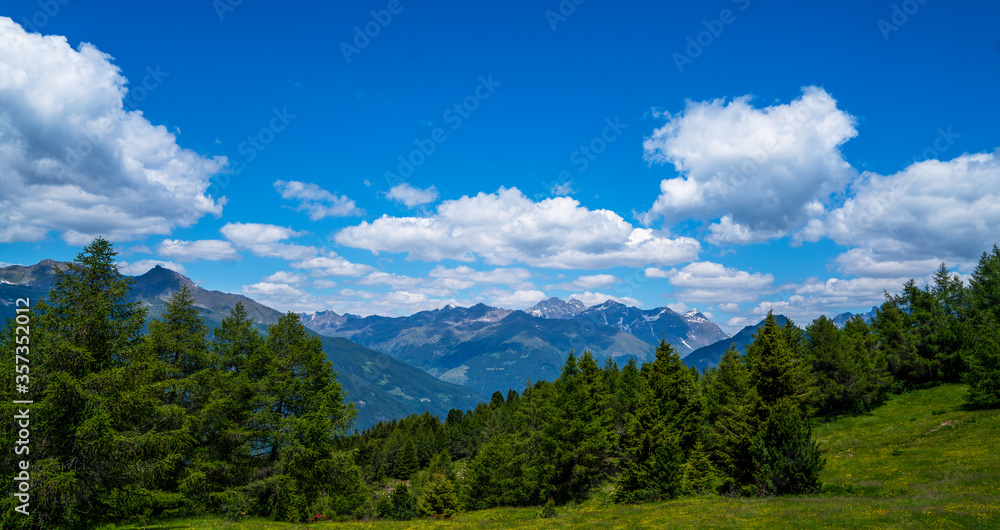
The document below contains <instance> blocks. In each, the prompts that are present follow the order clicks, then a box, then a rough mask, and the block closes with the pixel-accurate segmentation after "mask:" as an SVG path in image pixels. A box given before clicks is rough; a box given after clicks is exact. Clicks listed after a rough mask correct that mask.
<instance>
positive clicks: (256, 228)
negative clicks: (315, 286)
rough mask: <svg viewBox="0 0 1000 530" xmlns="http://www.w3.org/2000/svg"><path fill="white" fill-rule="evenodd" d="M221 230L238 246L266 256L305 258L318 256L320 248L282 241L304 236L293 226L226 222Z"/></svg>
mask: <svg viewBox="0 0 1000 530" xmlns="http://www.w3.org/2000/svg"><path fill="white" fill-rule="evenodd" d="M219 231H220V232H221V233H222V235H223V236H225V237H226V239H228V240H230V241H232V242H233V244H234V245H236V247H237V248H241V249H246V250H249V251H250V252H253V253H254V254H256V255H258V256H261V257H265V258H281V259H285V260H289V261H290V260H303V259H306V258H309V257H313V256H316V254H318V253H319V249H317V248H316V247H309V246H304V245H297V244H294V243H282V241H285V240H287V239H291V238H293V237H299V236H303V235H305V234H306V233H305V232H296V231H295V230H292V229H291V228H286V227H284V226H277V225H271V224H261V223H226V225H225V226H223V227H222V228H221V229H219Z"/></svg>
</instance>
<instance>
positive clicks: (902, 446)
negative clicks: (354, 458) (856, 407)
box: [107, 385, 1000, 530]
mask: <svg viewBox="0 0 1000 530" xmlns="http://www.w3.org/2000/svg"><path fill="white" fill-rule="evenodd" d="M964 394H965V387H964V386H961V385H945V386H940V387H936V388H932V389H928V390H919V391H914V392H910V393H907V394H903V395H899V396H893V397H892V398H891V400H890V401H889V402H888V403H887V404H885V405H884V406H882V407H880V408H879V409H877V410H875V411H874V412H872V413H870V414H866V415H863V416H857V417H848V418H841V419H838V420H835V421H831V422H827V423H822V422H820V423H817V424H816V425H815V435H816V437H817V439H818V440H819V442H820V445H821V446H822V447H823V449H825V450H826V468H825V469H824V471H823V473H822V479H823V492H822V493H821V494H819V495H812V496H801V497H774V498H750V499H748V498H729V497H718V496H706V497H695V498H690V497H689V498H681V499H676V500H672V501H667V502H661V503H654V504H646V505H639V506H621V505H615V504H612V503H611V502H610V501H609V499H610V497H611V495H610V492H611V487H610V486H606V487H605V488H604V489H602V490H601V491H599V492H597V493H596V494H594V495H593V496H592V497H591V498H590V499H588V500H587V501H585V502H583V503H580V504H578V505H568V506H560V507H558V508H557V510H556V517H555V518H552V519H539V518H538V514H539V512H540V508H499V509H491V510H482V511H475V512H465V513H462V514H460V515H458V516H457V517H456V518H454V519H452V520H420V519H418V520H413V521H405V522H385V521H373V522H322V523H315V524H288V523H276V522H273V521H268V520H263V519H251V520H243V521H239V522H232V521H227V520H224V519H219V518H216V517H206V518H185V519H172V520H163V521H151V522H149V523H148V524H146V525H143V524H141V523H138V524H131V525H123V526H110V527H107V528H109V529H110V528H116V529H117V528H128V529H139V528H148V529H150V530H152V529H158V530H167V529H187V528H192V529H233V530H235V529H247V530H257V529H265V528H266V529H288V528H316V529H323V528H346V529H358V530H361V529H369V528H371V529H383V528H385V529H396V528H399V529H404V528H442V529H456V530H457V529H465V528H578V527H590V528H670V527H721V528H780V527H789V526H793V525H794V526H796V527H799V528H898V527H914V528H1000V410H989V411H970V410H966V409H965V408H964V407H963V406H962V398H963V395H964Z"/></svg>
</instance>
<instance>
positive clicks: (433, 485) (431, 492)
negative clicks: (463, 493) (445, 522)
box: [419, 473, 458, 519]
mask: <svg viewBox="0 0 1000 530" xmlns="http://www.w3.org/2000/svg"><path fill="white" fill-rule="evenodd" d="M419 510H420V514H421V515H425V516H427V515H430V516H440V517H444V518H446V519H447V518H450V517H453V516H454V515H455V514H457V513H458V497H457V496H456V495H455V485H454V484H452V482H451V481H450V480H448V477H446V476H445V475H444V473H434V474H433V475H431V480H430V482H428V483H427V486H426V487H425V488H424V494H423V496H421V497H420V507H419Z"/></svg>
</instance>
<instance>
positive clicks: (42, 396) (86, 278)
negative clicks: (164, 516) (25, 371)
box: [32, 238, 191, 528]
mask: <svg viewBox="0 0 1000 530" xmlns="http://www.w3.org/2000/svg"><path fill="white" fill-rule="evenodd" d="M115 255H116V253H115V251H114V249H113V247H112V245H111V243H109V242H107V241H105V240H104V239H101V238H98V239H96V240H94V241H93V242H92V243H91V244H89V245H87V246H86V247H85V248H84V249H83V251H82V252H81V253H80V254H79V255H78V256H77V258H76V261H75V262H74V263H71V264H69V266H68V267H67V268H66V269H64V270H57V271H56V274H55V284H54V286H53V288H52V290H51V291H50V293H49V296H48V298H47V299H46V300H45V301H41V302H39V303H38V304H37V306H36V307H35V315H36V321H35V322H36V323H35V326H34V331H35V332H34V334H33V335H32V346H33V353H32V355H33V356H34V359H33V361H32V362H33V363H35V364H34V365H33V367H32V374H33V375H34V376H35V377H34V378H33V379H32V381H33V384H32V390H33V391H34V392H35V393H34V399H35V402H36V404H37V405H36V408H35V409H34V410H33V411H32V414H33V415H35V417H36V418H39V421H38V423H37V424H33V425H35V430H34V431H33V433H32V434H33V438H35V439H37V440H38V442H37V445H36V446H35V447H34V448H32V450H33V452H34V455H33V456H34V463H33V466H34V469H35V474H34V477H33V478H34V480H36V481H38V483H39V484H46V487H45V488H43V489H41V490H39V491H38V497H37V504H33V511H32V513H33V514H34V515H33V517H34V520H33V524H35V525H37V526H41V527H45V528H55V527H60V526H94V525H95V524H96V523H98V522H100V521H103V520H113V519H116V518H120V517H126V516H127V517H133V516H136V515H142V514H151V513H154V511H155V510H157V509H162V508H163V507H165V506H171V505H173V506H176V503H177V502H178V499H177V498H176V495H174V496H173V497H172V498H166V497H168V496H165V495H164V492H163V489H162V488H163V486H164V484H163V483H162V482H161V481H160V477H162V476H163V475H170V474H172V473H173V470H174V469H176V467H177V465H178V464H179V460H178V455H183V454H184V453H185V452H186V451H187V448H188V447H189V446H190V443H191V440H190V437H189V436H188V433H187V429H186V428H185V420H184V417H183V416H184V415H183V414H182V413H180V411H172V410H164V409H163V408H162V407H161V406H160V405H161V402H160V398H159V396H158V395H157V394H156V393H155V392H151V391H150V390H151V389H152V388H154V386H153V385H155V383H156V382H157V381H158V379H159V378H160V373H159V370H158V369H157V367H156V361H155V359H152V358H150V356H149V355H147V353H146V350H145V349H144V348H142V346H141V345H142V339H141V333H142V327H143V324H144V320H145V310H144V309H143V308H142V307H141V306H140V305H139V304H138V303H132V302H129V301H128V296H129V292H130V289H131V280H130V279H129V278H126V277H124V276H122V275H121V273H120V272H119V271H118V269H117V267H116V266H115V263H114V259H115Z"/></svg>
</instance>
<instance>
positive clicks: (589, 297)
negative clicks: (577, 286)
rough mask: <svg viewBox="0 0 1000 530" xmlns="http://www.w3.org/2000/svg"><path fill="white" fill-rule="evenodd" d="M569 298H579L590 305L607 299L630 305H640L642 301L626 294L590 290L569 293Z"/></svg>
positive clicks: (586, 304) (584, 303)
mask: <svg viewBox="0 0 1000 530" xmlns="http://www.w3.org/2000/svg"><path fill="white" fill-rule="evenodd" d="M569 299H570V300H579V301H581V302H583V305H585V306H587V307H590V306H595V305H598V304H603V303H604V302H607V301H608V300H614V301H615V302H618V303H621V304H625V305H627V306H632V307H642V302H640V301H638V300H636V299H635V298H629V297H628V296H612V295H610V294H604V293H592V292H590V291H587V292H584V293H576V294H571V295H570V296H569Z"/></svg>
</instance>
